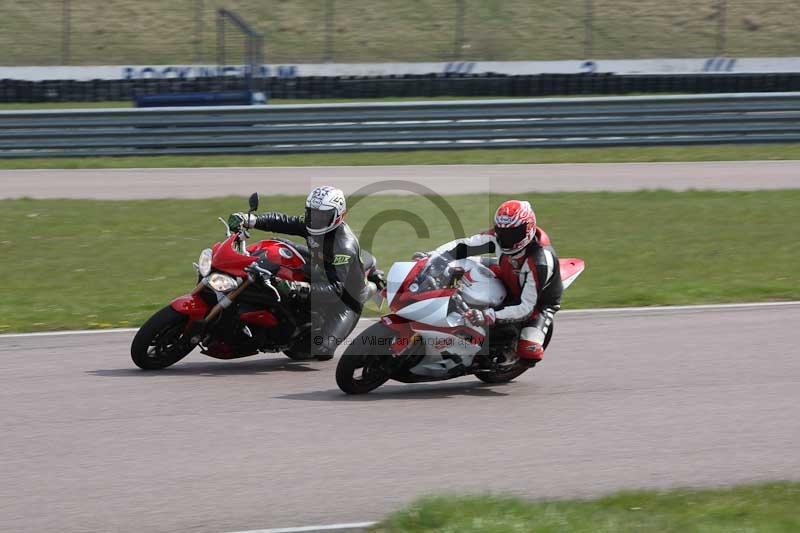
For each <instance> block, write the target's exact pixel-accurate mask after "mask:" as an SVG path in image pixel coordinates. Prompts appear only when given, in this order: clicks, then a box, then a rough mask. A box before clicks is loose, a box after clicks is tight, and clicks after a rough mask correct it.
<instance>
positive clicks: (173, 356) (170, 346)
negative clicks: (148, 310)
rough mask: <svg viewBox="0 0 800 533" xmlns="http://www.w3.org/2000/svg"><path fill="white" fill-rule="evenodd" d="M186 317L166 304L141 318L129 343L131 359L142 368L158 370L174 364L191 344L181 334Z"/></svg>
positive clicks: (184, 355) (191, 346)
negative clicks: (148, 316)
mask: <svg viewBox="0 0 800 533" xmlns="http://www.w3.org/2000/svg"><path fill="white" fill-rule="evenodd" d="M187 320H188V318H187V317H186V316H185V315H182V314H181V313H179V312H177V311H176V310H174V309H173V308H172V307H170V306H167V307H165V308H163V309H161V310H159V311H158V312H157V313H156V314H154V315H153V316H151V317H150V318H149V319H148V320H147V322H145V323H144V324H143V325H142V327H141V328H139V331H138V332H137V333H136V336H135V337H134V338H133V343H131V359H133V362H134V364H136V366H138V367H139V368H141V369H142V370H160V369H162V368H167V367H168V366H171V365H174V364H175V363H177V362H178V361H180V360H181V359H183V358H184V357H186V356H187V355H189V352H191V351H192V350H193V349H194V347H195V345H194V344H191V343H190V342H189V339H187V338H186V337H184V335H183V332H184V330H185V329H186V322H187Z"/></svg>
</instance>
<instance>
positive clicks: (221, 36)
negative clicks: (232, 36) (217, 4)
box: [217, 9, 225, 76]
mask: <svg viewBox="0 0 800 533" xmlns="http://www.w3.org/2000/svg"><path fill="white" fill-rule="evenodd" d="M223 13H224V12H223V10H222V9H220V10H218V11H217V68H219V69H223V70H221V71H220V72H218V73H217V75H218V76H220V75H221V72H223V71H224V67H225V15H224V14H223Z"/></svg>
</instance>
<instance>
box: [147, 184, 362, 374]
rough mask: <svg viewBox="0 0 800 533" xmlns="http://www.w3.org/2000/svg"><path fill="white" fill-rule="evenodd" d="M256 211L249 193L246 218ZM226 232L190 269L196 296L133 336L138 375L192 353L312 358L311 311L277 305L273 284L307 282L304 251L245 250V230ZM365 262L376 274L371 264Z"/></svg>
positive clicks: (281, 245) (294, 304) (277, 242)
mask: <svg viewBox="0 0 800 533" xmlns="http://www.w3.org/2000/svg"><path fill="white" fill-rule="evenodd" d="M257 209H258V195H257V194H256V193H253V194H252V195H251V196H250V213H252V212H254V211H256V210H257ZM220 220H222V219H220ZM222 222H223V223H225V221H224V220H222ZM225 229H226V232H227V239H225V240H224V241H223V242H218V243H216V244H215V245H214V246H213V247H212V248H206V249H205V250H203V251H202V252H201V254H200V259H199V260H198V262H197V263H196V264H195V265H194V266H195V269H196V270H197V272H198V284H197V286H196V287H195V288H194V290H192V292H191V293H190V294H186V295H184V296H180V297H178V298H176V299H175V300H173V301H172V302H171V303H170V304H169V305H168V306H166V307H164V308H163V309H161V310H159V311H157V312H156V313H155V314H154V315H153V316H151V317H150V318H149V319H148V320H147V321H146V322H145V323H144V324H143V325H142V327H141V328H140V329H139V331H138V332H137V333H136V336H135V337H134V339H133V343H132V344H131V358H132V359H133V362H134V363H135V364H136V366H138V367H139V368H142V369H144V370H157V369H162V368H166V367H168V366H170V365H173V364H175V363H177V362H178V361H180V360H181V359H183V358H184V357H186V356H187V355H188V354H189V352H191V351H192V350H193V349H194V348H195V347H197V346H200V349H201V352H202V353H203V354H205V355H208V356H209V357H214V358H217V359H235V358H239V357H247V356H250V355H255V354H257V353H259V352H283V353H284V354H285V355H286V356H288V357H289V358H291V359H296V360H306V359H310V358H311V356H310V354H309V351H310V350H309V347H310V332H311V319H310V311H309V305H308V304H307V302H306V303H305V304H303V303H301V302H298V301H297V300H295V299H293V298H282V297H281V293H280V292H279V291H278V290H277V289H276V288H275V286H274V284H273V280H274V279H275V278H282V279H285V280H291V281H307V272H308V270H307V268H305V266H306V262H307V260H308V250H307V249H306V247H305V246H303V245H298V244H296V243H293V242H292V241H289V240H284V239H278V238H272V239H265V240H263V241H259V242H257V243H255V244H251V245H247V242H246V240H245V239H247V238H249V234H248V232H247V230H246V229H244V228H239V231H235V232H231V230H230V229H229V228H228V225H227V224H225ZM364 255H365V256H368V259H365V261H366V260H368V261H369V262H370V263H371V264H370V265H369V268H370V269H374V268H375V267H374V258H372V256H369V255H368V254H366V253H365V254H364ZM256 265H257V266H258V267H259V268H257V269H255V268H254V267H255V266H256ZM365 266H367V265H365Z"/></svg>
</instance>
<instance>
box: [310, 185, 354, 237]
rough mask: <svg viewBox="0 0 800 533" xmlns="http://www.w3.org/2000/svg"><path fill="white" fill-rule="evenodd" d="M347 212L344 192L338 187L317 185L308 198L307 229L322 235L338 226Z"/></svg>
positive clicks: (312, 233)
mask: <svg viewBox="0 0 800 533" xmlns="http://www.w3.org/2000/svg"><path fill="white" fill-rule="evenodd" d="M346 212H347V203H346V202H345V199H344V193H343V192H342V191H341V190H340V189H337V188H336V187H330V186H327V185H326V186H324V187H317V188H316V189H314V190H313V191H311V193H310V194H309V195H308V198H306V230H307V231H308V233H309V234H310V235H322V234H324V233H328V232H329V231H332V230H334V229H336V228H338V227H339V226H340V225H341V224H342V221H343V220H344V215H345V213H346Z"/></svg>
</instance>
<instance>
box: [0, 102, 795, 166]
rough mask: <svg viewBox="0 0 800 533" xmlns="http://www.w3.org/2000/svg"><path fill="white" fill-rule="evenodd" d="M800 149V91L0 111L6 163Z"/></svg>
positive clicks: (0, 150) (0, 149)
mask: <svg viewBox="0 0 800 533" xmlns="http://www.w3.org/2000/svg"><path fill="white" fill-rule="evenodd" d="M797 141H800V93H770V94H766V93H765V94H748V95H742V94H729V95H697V96H668V97H652V96H639V97H609V98H565V99H524V100H516V99H515V100H485V101H475V100H470V101H455V102H413V103H394V104H327V105H326V104H318V105H281V106H263V107H230V108H200V109H193V108H190V109H178V108H161V109H116V110H67V111H50V110H48V111H6V112H0V158H19V157H47V156H101V155H110V156H131V155H167V154H169V155H177V154H281V153H306V152H367V151H390V150H392V151H394V150H419V149H426V150H431V149H462V148H511V147H578V146H658V145H690V144H721V143H768V142H797Z"/></svg>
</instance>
